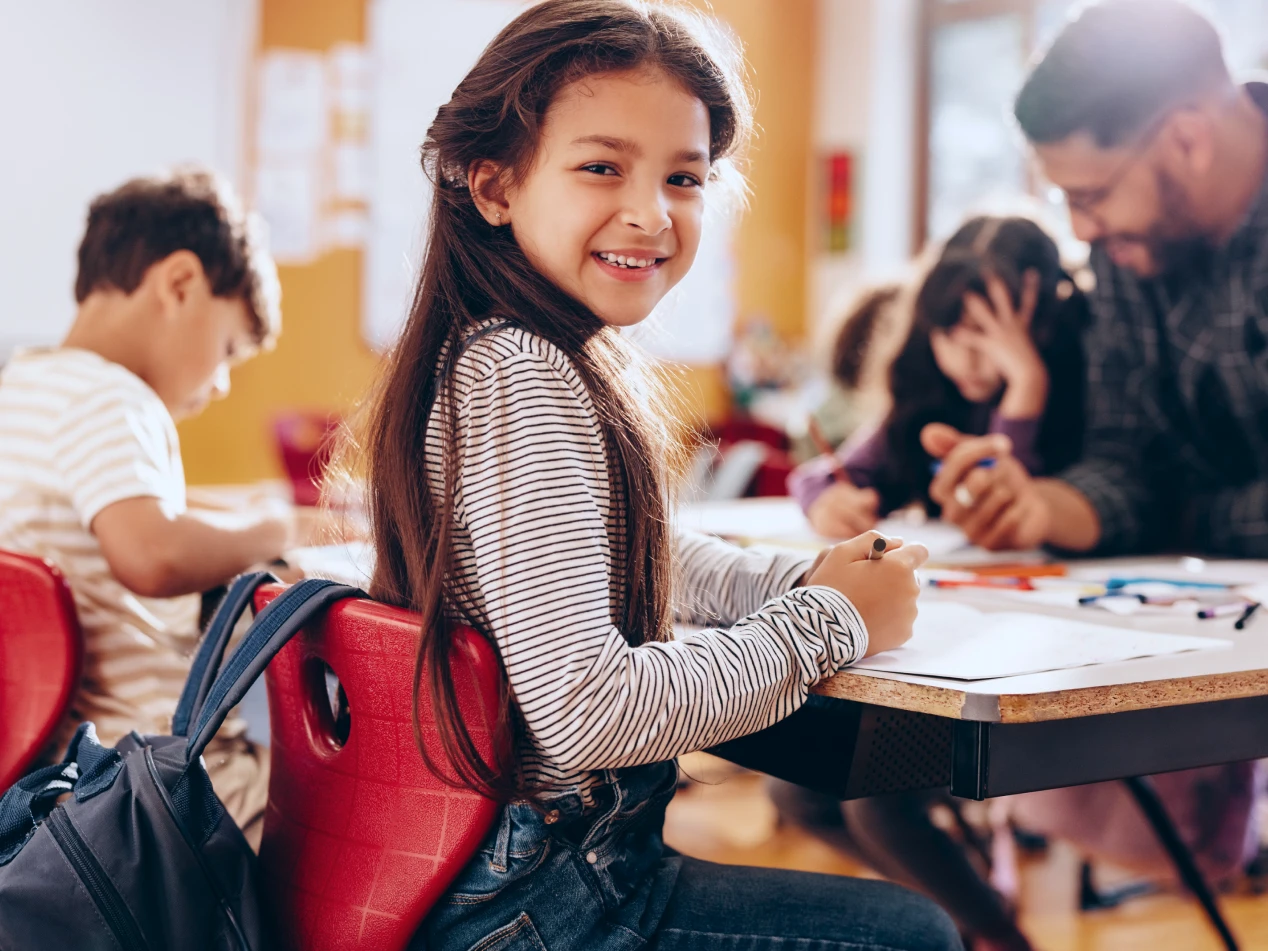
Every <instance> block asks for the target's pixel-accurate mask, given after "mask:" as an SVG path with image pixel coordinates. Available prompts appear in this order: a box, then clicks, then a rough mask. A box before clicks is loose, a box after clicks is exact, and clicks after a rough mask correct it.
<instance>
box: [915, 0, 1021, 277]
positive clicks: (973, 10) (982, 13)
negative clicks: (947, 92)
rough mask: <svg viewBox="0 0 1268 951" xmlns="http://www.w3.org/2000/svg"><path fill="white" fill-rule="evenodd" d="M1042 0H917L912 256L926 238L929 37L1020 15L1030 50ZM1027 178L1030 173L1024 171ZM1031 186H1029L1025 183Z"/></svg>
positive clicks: (930, 96)
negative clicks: (956, 26) (950, 0)
mask: <svg viewBox="0 0 1268 951" xmlns="http://www.w3.org/2000/svg"><path fill="white" fill-rule="evenodd" d="M1042 2H1043V0H957V2H954V3H948V2H947V0H920V10H919V23H918V29H919V38H918V48H917V63H918V67H917V68H918V70H919V75H918V76H917V79H916V143H915V146H916V161H915V162H914V163H913V164H914V167H915V176H916V181H915V188H914V192H915V201H913V202H912V214H913V215H914V217H915V220H914V221H913V222H912V228H911V235H912V249H911V250H912V253H913V254H918V253H919V252H920V251H921V249H923V248H924V246H925V243H926V242H927V241H928V238H929V199H930V182H929V173H930V170H931V163H930V157H929V144H930V126H931V122H932V120H933V89H932V83H933V37H934V33H935V32H936V31H937V30H938V29H939V28H940V27H943V26H946V25H948V24H952V23H962V22H965V21H967V20H981V19H985V18H988V17H994V16H1005V15H1008V14H1020V15H1021V17H1022V42H1023V44H1024V45H1025V46H1024V48H1025V49H1027V50H1029V49H1032V48H1033V47H1034V38H1035V28H1036V20H1037V17H1038V12H1039V7H1040V5H1041V4H1042ZM1026 174H1027V178H1029V177H1030V172H1029V170H1027V173H1026ZM1028 184H1033V183H1028Z"/></svg>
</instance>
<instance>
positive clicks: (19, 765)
mask: <svg viewBox="0 0 1268 951" xmlns="http://www.w3.org/2000/svg"><path fill="white" fill-rule="evenodd" d="M83 653H84V637H83V633H82V631H81V630H80V627H79V616H78V615H77V614H76V613H75V600H74V598H73V597H72V596H71V593H70V588H69V587H68V586H67V584H66V579H65V578H63V577H62V573H61V572H60V571H58V570H57V568H56V567H54V566H53V565H52V564H50V563H49V562H47V561H44V560H43V559H40V558H33V557H31V556H29V555H19V554H16V553H14V552H8V551H0V793H2V792H3V791H4V790H5V789H7V788H8V787H9V786H11V785H12V784H13V783H14V782H16V781H17V779H18V778H19V777H20V776H21V775H22V773H23V772H24V771H25V770H26V768H27V767H28V766H29V765H30V764H31V762H32V760H34V759H35V757H36V756H37V755H39V753H40V751H41V750H42V749H43V748H44V744H45V743H47V742H48V740H49V737H51V736H52V735H53V731H54V730H55V729H56V728H57V725H58V723H59V722H61V719H62V717H63V716H65V715H66V710H67V708H68V707H69V706H70V701H71V698H72V697H73V696H74V693H75V688H76V686H77V685H78V683H79V670H80V665H81V663H82V662H83Z"/></svg>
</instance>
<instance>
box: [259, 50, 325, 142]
mask: <svg viewBox="0 0 1268 951" xmlns="http://www.w3.org/2000/svg"><path fill="white" fill-rule="evenodd" d="M259 103H260V112H259V120H258V125H257V135H256V149H257V151H258V152H259V154H260V156H261V158H265V159H269V160H277V159H280V158H284V157H286V158H293V159H295V158H307V157H309V156H311V155H313V154H314V153H317V152H320V150H321V149H322V147H323V146H324V145H325V142H326V139H327V128H328V124H329V122H328V120H329V114H330V111H329V108H328V106H327V102H326V58H325V57H324V56H323V55H322V54H321V53H320V52H309V51H306V50H289V49H274V50H268V51H266V52H265V53H264V54H263V56H261V58H260V95H259Z"/></svg>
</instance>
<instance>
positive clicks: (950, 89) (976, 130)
mask: <svg viewBox="0 0 1268 951" xmlns="http://www.w3.org/2000/svg"><path fill="white" fill-rule="evenodd" d="M1081 5H1082V4H1081V3H1078V2H1072V0H923V8H922V12H921V19H922V24H921V47H922V52H921V61H922V77H921V82H920V87H921V99H922V101H921V103H920V106H919V109H918V113H919V115H920V117H921V118H920V134H919V135H918V136H917V148H918V149H919V153H918V155H917V161H916V174H917V181H916V228H915V240H916V244H917V247H920V246H922V245H923V244H924V243H925V241H926V240H935V241H936V240H941V239H942V238H945V237H947V236H948V235H949V234H950V233H951V232H952V231H954V230H955V228H956V227H957V226H958V225H959V223H960V222H961V221H963V220H964V218H965V217H966V216H967V215H969V214H972V213H973V212H974V211H977V210H981V209H984V208H990V207H991V206H992V205H997V204H998V203H1000V202H1003V201H1007V200H1009V199H1013V198H1015V197H1016V196H1018V195H1022V194H1027V193H1030V192H1031V191H1032V188H1033V182H1032V181H1031V177H1030V173H1029V169H1028V167H1027V163H1026V158H1025V153H1024V150H1023V148H1022V143H1021V141H1020V137H1019V134H1018V133H1017V131H1016V129H1015V128H1014V125H1013V119H1012V114H1011V109H1010V106H1011V103H1012V98H1013V95H1014V94H1015V93H1016V91H1017V89H1018V88H1019V87H1020V86H1021V83H1022V81H1023V80H1024V78H1025V74H1026V63H1027V61H1028V60H1029V59H1030V57H1031V55H1032V54H1033V53H1034V52H1035V51H1036V50H1037V49H1039V48H1042V47H1043V46H1044V45H1046V44H1047V43H1049V42H1050V41H1051V40H1052V38H1053V37H1054V36H1056V34H1057V33H1058V31H1060V29H1061V27H1062V25H1063V24H1064V23H1065V20H1066V18H1067V16H1068V15H1069V13H1070V11H1071V10H1072V9H1077V8H1078V7H1079V6H1081ZM1202 6H1204V8H1205V9H1206V11H1207V13H1208V14H1209V15H1210V16H1211V17H1212V19H1213V20H1215V22H1216V24H1217V25H1218V26H1220V27H1221V29H1222V31H1223V33H1224V36H1225V55H1226V57H1227V59H1228V62H1229V65H1230V67H1231V68H1232V69H1233V71H1234V73H1241V72H1245V71H1247V70H1250V69H1260V68H1264V67H1265V66H1268V4H1266V3H1264V2H1263V0H1206V2H1205V4H1202ZM1040 197H1041V198H1042V199H1043V200H1045V201H1047V202H1050V203H1052V204H1053V205H1054V207H1055V208H1056V209H1058V210H1059V209H1060V207H1061V201H1062V199H1061V196H1060V195H1059V194H1055V195H1044V196H1040ZM1058 220H1061V221H1064V220H1065V218H1064V215H1060V216H1058Z"/></svg>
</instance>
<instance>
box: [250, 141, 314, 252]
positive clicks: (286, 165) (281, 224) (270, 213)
mask: <svg viewBox="0 0 1268 951" xmlns="http://www.w3.org/2000/svg"><path fill="white" fill-rule="evenodd" d="M319 192H320V190H319V187H318V179H317V172H316V169H315V168H314V166H313V163H312V162H309V161H304V160H303V159H289V160H288V159H273V160H269V159H266V158H264V157H261V158H260V160H259V162H258V164H257V165H256V169H255V207H256V210H257V211H258V212H259V213H260V216H261V217H262V218H263V219H264V220H265V222H267V223H268V228H269V248H270V250H271V251H272V252H273V257H274V258H276V259H277V260H278V262H280V263H283V264H306V263H308V262H309V261H311V260H312V259H313V258H314V257H316V255H317V254H318V252H319V250H320V241H319V232H318V212H319V209H320V204H321V198H320V193H319Z"/></svg>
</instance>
